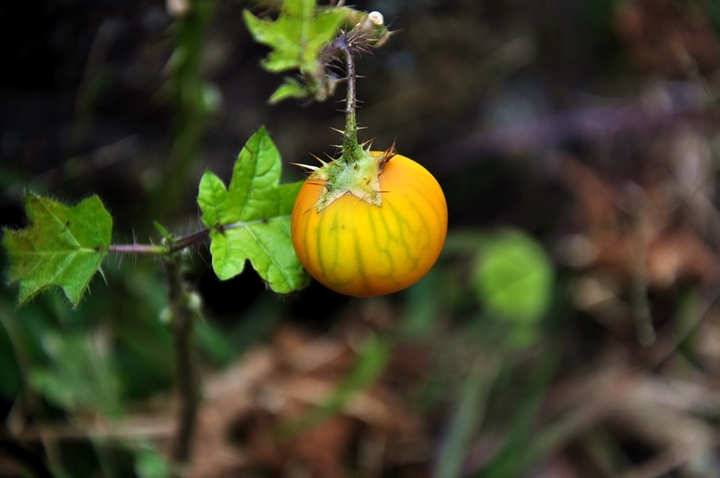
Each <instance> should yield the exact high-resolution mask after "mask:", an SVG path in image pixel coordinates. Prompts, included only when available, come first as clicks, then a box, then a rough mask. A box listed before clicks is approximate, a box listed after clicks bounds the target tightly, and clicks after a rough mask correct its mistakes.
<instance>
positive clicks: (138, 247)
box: [108, 229, 210, 256]
mask: <svg viewBox="0 0 720 478" xmlns="http://www.w3.org/2000/svg"><path fill="white" fill-rule="evenodd" d="M209 235H210V229H200V230H199V231H197V232H194V233H192V234H190V235H187V236H184V237H181V238H180V239H177V240H173V241H172V242H169V243H167V244H163V245H159V246H156V245H155V244H112V245H111V246H110V247H108V252H113V253H115V254H154V255H161V256H162V255H168V254H174V253H176V252H178V251H181V250H183V249H186V248H188V247H192V246H194V245H195V244H198V243H200V242H202V241H204V240H205V239H207V238H208V236H209Z"/></svg>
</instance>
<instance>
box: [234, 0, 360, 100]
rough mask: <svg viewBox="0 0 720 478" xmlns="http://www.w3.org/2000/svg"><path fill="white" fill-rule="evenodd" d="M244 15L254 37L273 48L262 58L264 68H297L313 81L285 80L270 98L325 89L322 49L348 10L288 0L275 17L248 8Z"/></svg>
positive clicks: (280, 97) (309, 0) (275, 70)
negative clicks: (307, 84)
mask: <svg viewBox="0 0 720 478" xmlns="http://www.w3.org/2000/svg"><path fill="white" fill-rule="evenodd" d="M243 16H244V19H245V24H246V25H247V27H248V30H249V31H250V33H251V34H252V36H253V37H254V38H255V40H256V41H257V42H259V43H263V44H265V45H267V46H269V47H270V48H272V50H271V51H270V53H269V54H268V56H267V58H265V59H264V60H263V62H262V66H263V68H265V69H266V70H267V71H270V72H273V73H278V72H282V71H288V70H292V69H298V70H300V71H301V72H302V74H303V76H304V77H305V79H306V80H307V81H309V82H310V83H311V85H310V86H309V89H308V88H306V87H305V86H303V85H300V83H297V82H295V83H296V84H295V85H292V86H291V87H289V86H288V84H287V83H286V84H285V85H283V87H281V90H279V92H276V93H275V94H274V95H273V97H272V99H271V102H273V103H277V102H278V101H280V100H282V99H286V98H301V97H307V96H308V95H309V94H310V92H311V91H315V90H318V89H319V90H324V88H323V87H322V85H320V84H319V83H322V81H323V80H322V76H324V75H323V73H322V72H323V71H324V66H323V64H322V58H321V53H322V50H323V48H324V47H325V46H326V45H327V44H328V43H330V42H331V41H332V40H333V39H334V38H335V36H336V35H337V33H338V30H339V29H340V27H341V26H342V24H343V22H344V21H345V19H346V17H347V12H346V11H345V10H343V9H340V8H322V9H318V8H316V5H315V0H285V1H284V2H283V6H282V9H281V11H280V16H279V17H278V18H277V19H276V20H272V19H260V18H258V17H256V16H255V15H253V14H252V13H250V12H249V11H247V10H246V11H245V12H244V14H243ZM321 96H322V95H321Z"/></svg>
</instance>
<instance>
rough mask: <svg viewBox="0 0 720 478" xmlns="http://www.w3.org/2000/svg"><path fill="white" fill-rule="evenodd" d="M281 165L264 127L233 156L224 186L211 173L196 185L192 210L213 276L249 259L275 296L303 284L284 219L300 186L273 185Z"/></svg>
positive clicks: (226, 275)
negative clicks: (206, 237) (205, 236)
mask: <svg viewBox="0 0 720 478" xmlns="http://www.w3.org/2000/svg"><path fill="white" fill-rule="evenodd" d="M281 169H282V163H281V161H280V154H279V153H278V150H277V148H276V147H275V144H274V143H273V142H272V140H271V139H270V136H268V134H267V132H266V131H265V129H264V128H262V129H260V130H259V131H258V132H257V133H255V134H254V135H253V136H252V137H251V138H250V139H249V140H248V141H247V143H246V144H245V147H243V150H242V151H241V152H240V154H239V155H238V159H237V161H236V162H235V167H234V168H233V175H232V179H231V181H230V187H229V188H227V189H226V188H225V184H224V183H223V182H222V180H221V179H220V178H218V177H217V176H216V175H215V174H213V173H212V172H209V171H208V172H206V173H205V174H204V175H203V177H202V179H201V181H200V190H199V194H198V205H199V206H200V210H201V211H202V217H201V219H202V222H203V223H204V224H205V225H206V226H207V227H208V228H210V229H212V232H211V233H210V240H211V244H210V253H211V255H212V265H213V270H214V271H215V274H216V275H217V276H218V278H220V279H221V280H227V279H230V278H232V277H235V276H236V275H238V274H240V273H241V272H242V271H243V269H244V267H245V262H246V261H247V260H250V262H251V264H252V266H253V268H254V269H255V270H256V271H257V272H258V274H260V277H262V278H263V280H265V281H266V282H267V283H268V284H269V285H270V288H271V289H272V290H273V291H275V292H277V293H281V294H286V293H289V292H292V291H294V290H299V289H302V288H303V287H305V286H306V285H307V284H308V281H309V279H308V276H307V273H306V272H305V271H304V269H303V268H302V266H301V265H300V261H299V260H298V258H297V256H296V255H295V251H294V250H293V247H292V241H291V240H290V215H291V213H292V208H293V205H294V203H295V198H296V196H297V193H298V191H299V190H300V187H301V186H302V182H297V183H292V184H284V185H279V184H278V183H279V180H280V174H281Z"/></svg>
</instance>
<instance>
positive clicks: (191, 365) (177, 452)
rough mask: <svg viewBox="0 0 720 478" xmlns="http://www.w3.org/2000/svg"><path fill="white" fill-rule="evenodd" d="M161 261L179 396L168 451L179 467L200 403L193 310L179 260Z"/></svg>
mask: <svg viewBox="0 0 720 478" xmlns="http://www.w3.org/2000/svg"><path fill="white" fill-rule="evenodd" d="M164 262H165V273H166V275H167V280H168V286H169V290H168V303H169V307H170V311H171V314H172V326H173V335H174V346H175V380H176V384H177V388H178V393H179V395H180V407H179V410H178V435H177V437H176V441H175V445H174V447H173V450H172V458H173V460H174V461H175V462H176V464H178V465H180V466H182V465H185V464H187V462H188V461H189V459H190V453H191V442H192V437H193V433H194V431H195V426H196V422H197V410H198V406H199V403H200V394H199V381H198V376H197V370H196V367H195V361H194V359H193V325H194V320H195V315H196V313H195V311H194V310H193V309H192V308H191V307H190V305H189V297H188V292H187V290H186V288H185V285H184V284H183V280H182V274H181V270H180V264H179V259H178V258H177V257H176V256H174V255H171V256H168V257H166V259H165V261H164Z"/></svg>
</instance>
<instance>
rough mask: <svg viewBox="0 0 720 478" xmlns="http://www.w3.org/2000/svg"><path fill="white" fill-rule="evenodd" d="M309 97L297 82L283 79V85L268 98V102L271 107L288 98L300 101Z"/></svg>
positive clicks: (291, 79)
mask: <svg viewBox="0 0 720 478" xmlns="http://www.w3.org/2000/svg"><path fill="white" fill-rule="evenodd" d="M309 95H310V92H309V91H308V90H307V88H306V87H305V86H303V85H302V84H301V83H300V82H299V81H297V80H295V79H294V78H285V83H283V84H282V85H280V87H279V88H278V89H277V90H275V92H274V93H273V94H272V95H271V96H270V99H269V100H268V102H269V103H270V104H271V105H274V104H277V103H279V102H281V101H282V100H286V99H288V98H295V99H298V100H301V99H303V98H307V97H308V96H309Z"/></svg>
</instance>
